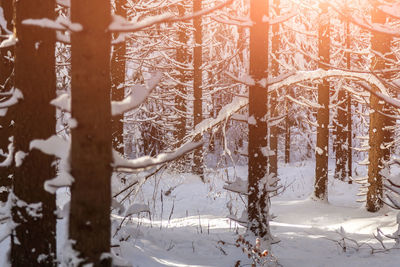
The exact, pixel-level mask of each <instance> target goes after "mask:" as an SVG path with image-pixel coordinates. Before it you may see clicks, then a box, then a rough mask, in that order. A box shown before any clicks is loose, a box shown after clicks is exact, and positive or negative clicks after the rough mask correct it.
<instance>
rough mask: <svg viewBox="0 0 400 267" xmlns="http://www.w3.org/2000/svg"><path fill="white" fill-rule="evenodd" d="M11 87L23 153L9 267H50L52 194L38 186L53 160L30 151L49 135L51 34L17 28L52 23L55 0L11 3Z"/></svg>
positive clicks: (52, 64) (51, 173)
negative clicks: (45, 21)
mask: <svg viewBox="0 0 400 267" xmlns="http://www.w3.org/2000/svg"><path fill="white" fill-rule="evenodd" d="M14 4H15V6H14V8H15V9H14V12H15V17H14V19H15V20H14V23H15V34H16V37H17V38H18V42H17V44H16V47H15V88H18V89H19V90H20V91H21V92H22V94H23V100H22V101H21V102H20V103H18V104H17V106H16V110H15V113H14V114H15V129H14V141H15V151H19V152H24V153H28V154H27V155H26V156H25V158H24V159H23V160H22V163H20V164H19V163H18V164H16V166H15V168H14V189H13V195H10V197H9V198H11V199H10V200H12V203H13V206H12V219H13V221H14V223H15V224H17V226H16V228H15V230H14V232H13V235H12V244H11V264H12V266H56V239H55V234H56V216H55V214H54V212H55V210H56V202H55V195H54V194H50V193H48V192H46V191H45V190H44V182H45V181H46V180H49V179H52V178H54V177H55V175H56V172H55V167H54V161H55V157H54V156H49V155H45V154H43V153H42V152H41V151H39V150H36V149H32V150H30V147H29V145H30V142H31V141H32V140H34V139H47V138H49V137H50V136H51V135H53V134H54V133H55V128H56V118H55V108H54V107H53V106H51V105H50V104H49V103H50V101H51V100H52V99H54V98H55V97H56V73H55V32H54V31H53V30H49V29H45V28H40V27H35V26H28V25H24V24H22V21H23V20H25V19H42V18H48V19H54V18H55V1H52V0H37V1H32V0H19V1H15V2H14Z"/></svg>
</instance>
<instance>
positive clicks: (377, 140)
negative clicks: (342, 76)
mask: <svg viewBox="0 0 400 267" xmlns="http://www.w3.org/2000/svg"><path fill="white" fill-rule="evenodd" d="M371 20H372V22H374V23H385V21H386V16H385V14H384V13H382V12H381V11H379V10H378V9H376V8H372V11H371ZM390 43H391V38H390V37H389V36H387V35H385V34H381V33H373V34H372V38H371V49H372V50H373V51H377V52H378V53H381V54H382V55H384V54H386V53H388V52H389V51H390ZM385 65H386V64H385V59H384V58H382V57H380V56H379V55H375V56H374V57H373V58H372V66H371V69H372V70H382V69H384V68H385ZM373 90H378V89H377V88H373ZM382 110H383V104H382V102H381V101H380V100H379V99H378V98H377V97H375V96H374V95H373V94H371V96H370V115H369V147H370V149H369V153H368V161H369V165H368V183H369V186H368V192H367V206H366V208H367V210H368V211H371V212H376V211H378V210H379V209H380V208H381V207H382V205H383V203H382V201H381V197H382V195H383V191H382V175H381V174H380V172H381V170H382V169H383V167H384V158H385V153H387V152H385V151H384V149H382V148H383V147H384V138H385V137H384V134H385V133H384V129H383V128H384V127H385V124H386V121H385V120H387V119H386V118H385V116H384V115H382V114H381V112H382Z"/></svg>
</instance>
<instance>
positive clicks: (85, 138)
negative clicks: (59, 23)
mask: <svg viewBox="0 0 400 267" xmlns="http://www.w3.org/2000/svg"><path fill="white" fill-rule="evenodd" d="M71 20H72V21H73V22H75V23H80V24H81V25H82V27H83V30H82V31H79V32H74V33H73V34H72V36H71V41H72V50H71V53H72V69H71V73H72V79H71V93H72V99H71V106H72V117H73V118H75V119H76V120H77V123H78V124H77V127H75V128H73V129H72V130H71V138H72V143H71V152H70V163H71V174H72V176H73V177H74V179H75V181H74V183H73V184H72V186H71V211H70V221H69V239H71V240H73V242H74V246H73V247H74V249H75V250H76V251H77V252H79V253H80V257H81V258H82V259H84V263H85V264H86V263H92V264H93V265H94V266H111V259H109V258H106V257H102V255H103V256H104V254H103V253H108V252H109V251H110V204H111V185H110V182H111V180H110V179H111V172H112V169H111V163H112V156H111V147H112V140H111V105H110V95H111V93H110V89H111V79H110V61H111V59H110V55H111V45H110V43H111V34H110V33H109V32H108V31H107V28H108V25H109V24H110V22H111V5H110V1H98V0H72V1H71ZM82 264H83V263H82Z"/></svg>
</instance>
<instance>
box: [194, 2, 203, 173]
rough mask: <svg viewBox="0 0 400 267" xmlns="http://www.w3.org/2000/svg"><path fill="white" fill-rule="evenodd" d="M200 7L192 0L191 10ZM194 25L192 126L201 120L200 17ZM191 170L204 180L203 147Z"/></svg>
mask: <svg viewBox="0 0 400 267" xmlns="http://www.w3.org/2000/svg"><path fill="white" fill-rule="evenodd" d="M201 8H202V0H193V12H197V11H199V10H201ZM193 27H194V42H195V44H194V49H193V68H194V74H193V93H194V104H193V116H194V126H195V127H196V125H197V124H199V123H200V122H201V121H202V120H203V102H202V97H203V92H202V83H203V70H202V65H203V47H202V44H203V40H202V39H203V32H202V30H203V29H202V17H201V16H200V17H197V18H195V19H193ZM193 172H194V173H195V174H197V175H199V176H200V178H201V179H202V180H203V181H204V169H203V149H202V147H200V148H198V149H197V150H196V151H195V152H194V155H193Z"/></svg>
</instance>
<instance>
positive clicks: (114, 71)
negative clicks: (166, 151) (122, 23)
mask: <svg viewBox="0 0 400 267" xmlns="http://www.w3.org/2000/svg"><path fill="white" fill-rule="evenodd" d="M114 1H115V2H114V14H115V15H117V16H121V17H122V18H126V17H127V10H126V9H127V5H126V0H114ZM118 36H119V35H118V34H116V35H115V38H114V40H116V41H118V43H116V44H114V46H113V52H112V58H111V86H112V88H111V100H112V101H121V100H123V99H124V97H125V65H126V58H125V56H126V42H125V38H124V37H123V40H118ZM123 120H124V116H123V115H118V116H114V117H113V118H112V130H111V132H112V140H113V147H114V149H116V150H117V151H118V152H119V153H121V154H124V123H123Z"/></svg>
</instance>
